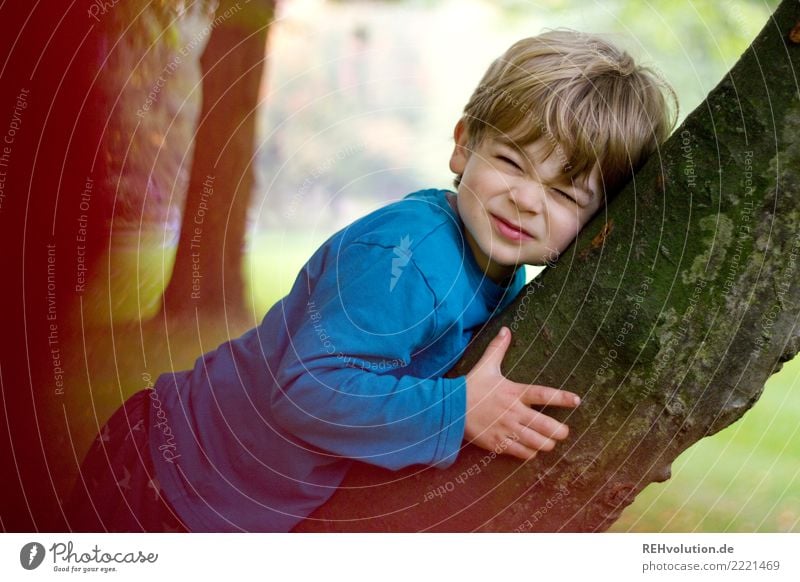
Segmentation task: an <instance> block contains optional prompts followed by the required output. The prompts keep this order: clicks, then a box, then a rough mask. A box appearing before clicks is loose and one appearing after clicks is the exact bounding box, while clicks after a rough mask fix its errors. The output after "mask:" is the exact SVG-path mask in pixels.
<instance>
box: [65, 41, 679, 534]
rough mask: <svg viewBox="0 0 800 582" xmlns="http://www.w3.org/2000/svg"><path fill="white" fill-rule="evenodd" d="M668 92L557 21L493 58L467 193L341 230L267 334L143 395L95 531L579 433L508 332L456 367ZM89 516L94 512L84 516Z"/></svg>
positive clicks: (645, 147)
mask: <svg viewBox="0 0 800 582" xmlns="http://www.w3.org/2000/svg"><path fill="white" fill-rule="evenodd" d="M665 94H667V95H669V94H671V89H669V87H668V86H667V85H666V84H664V83H663V82H662V81H660V80H659V79H658V78H657V77H656V76H655V75H653V74H652V73H651V72H649V71H648V70H647V69H643V68H641V67H638V66H636V65H635V64H634V63H633V61H632V59H631V58H630V57H629V56H628V55H627V54H626V53H624V52H621V51H619V50H617V49H615V48H614V47H612V46H610V45H609V44H607V43H606V42H604V41H602V40H600V39H598V38H595V37H592V36H588V35H583V34H579V33H574V32H568V31H554V32H549V33H546V34H543V35H541V36H539V37H536V38H530V39H525V40H522V41H520V42H518V43H516V44H515V45H514V46H512V47H511V48H510V49H509V50H508V52H507V53H506V54H505V55H503V56H502V57H501V58H500V59H498V60H497V61H495V62H494V63H493V64H492V66H491V67H490V68H489V70H488V71H487V73H486V74H485V76H484V78H483V80H482V82H481V84H480V85H479V86H478V88H477V89H476V91H475V92H474V94H473V95H472V98H471V99H470V101H469V103H468V104H467V106H466V108H465V110H464V115H463V117H462V119H461V120H460V121H458V123H457V124H456V127H455V132H454V137H455V147H454V150H453V153H452V156H451V159H450V169H451V170H452V171H453V172H454V173H455V174H456V175H457V178H456V187H457V190H458V193H457V195H456V194H453V193H452V192H447V191H440V190H426V191H422V192H417V193H414V194H411V195H409V196H407V197H405V198H404V199H403V200H402V201H400V202H396V203H394V204H390V205H389V206H387V207H385V208H382V209H380V210H378V211H375V212H373V213H371V214H369V215H368V216H366V217H364V218H362V219H359V220H357V221H356V222H354V223H353V224H351V225H350V226H349V227H347V228H345V229H344V230H342V231H340V232H339V233H337V234H335V235H333V236H332V237H331V238H330V239H329V240H328V241H327V242H326V243H325V244H324V245H323V246H322V247H321V248H320V249H319V250H318V251H317V252H316V253H315V254H314V255H313V256H312V258H311V259H310V260H309V262H308V263H307V264H306V265H305V266H304V267H303V269H302V271H301V273H300V275H299V276H298V278H297V280H296V282H295V285H294V287H293V288H292V290H291V292H290V293H289V295H287V296H286V297H285V298H284V299H283V300H281V301H280V302H278V303H277V304H276V305H275V306H274V307H272V308H271V309H270V310H269V312H268V313H267V314H266V316H265V317H264V320H263V322H262V323H261V325H260V326H259V327H257V328H255V329H253V330H251V331H249V332H248V333H246V334H244V335H243V336H242V337H240V338H237V339H235V340H232V341H230V342H227V343H225V344H223V345H221V346H220V347H219V348H217V349H216V350H214V351H212V352H209V353H208V354H205V355H203V356H202V357H201V358H199V359H198V360H197V363H196V364H195V367H194V369H193V370H188V371H184V372H177V373H169V374H164V375H162V376H161V377H160V378H158V380H157V382H156V384H155V387H154V389H153V390H149V391H142V392H140V393H138V394H136V395H134V396H133V397H131V398H130V399H129V400H128V401H127V402H126V404H125V405H124V406H123V408H121V409H120V410H119V411H118V412H117V413H116V414H115V415H114V417H113V418H112V419H111V420H110V421H109V423H108V424H107V426H106V428H105V429H104V433H103V434H101V437H100V438H99V439H98V441H97V443H96V444H95V446H94V447H93V450H92V451H91V452H90V454H89V456H88V457H87V461H86V463H85V464H84V468H83V483H86V485H87V486H88V491H87V487H83V486H81V482H79V486H78V487H77V489H76V491H77V493H76V504H75V507H78V508H80V509H79V510H78V511H76V512H75V515H77V516H83V517H81V518H80V519H79V521H78V522H77V523H73V524H72V525H73V527H76V528H78V529H104V528H109V529H113V530H133V531H138V530H142V529H144V530H147V531H151V530H170V529H183V528H186V529H189V530H192V531H242V530H244V531H255V530H257V531H289V530H290V529H291V528H292V527H293V526H294V525H295V524H297V523H298V522H299V521H300V520H302V519H303V518H304V517H305V516H307V515H308V514H310V513H311V512H312V511H313V510H314V509H315V508H317V507H318V506H319V505H321V504H322V503H324V502H325V500H326V499H328V498H329V497H330V495H331V494H332V493H333V491H334V490H335V488H336V487H337V486H338V485H339V484H340V483H341V481H342V479H343V478H344V475H345V473H346V472H347V469H348V468H349V466H350V465H351V463H352V460H353V459H357V460H360V461H363V462H367V463H372V464H376V465H380V466H383V467H386V468H389V469H400V468H402V467H405V466H409V465H413V464H425V465H434V466H438V467H447V466H449V465H450V464H452V463H453V461H454V460H455V459H456V456H457V454H458V452H459V449H460V447H461V444H462V440H466V441H468V442H472V443H474V444H476V445H478V446H481V447H483V448H486V449H502V450H503V452H504V453H507V454H510V455H513V456H515V457H518V458H520V459H523V460H526V459H530V458H533V457H534V456H535V455H536V454H537V453H538V451H549V450H552V449H553V447H554V446H555V444H556V442H557V441H559V440H562V439H564V438H566V436H567V433H568V428H567V426H565V425H563V424H561V423H559V422H557V421H555V420H554V419H552V418H549V417H548V416H546V415H544V414H543V413H541V412H538V411H536V410H533V409H532V408H531V406H534V405H549V406H564V407H574V406H577V405H578V403H579V399H578V397H577V396H576V395H575V394H572V393H570V392H566V391H562V390H556V389H553V388H548V387H544V386H531V385H524V384H518V383H515V382H511V381H509V380H507V379H506V378H504V377H503V375H502V373H501V370H500V365H501V363H502V359H503V355H504V353H505V350H506V349H507V347H508V345H509V342H510V332H509V331H508V330H507V329H505V328H504V329H503V331H501V333H500V334H499V335H498V336H497V337H496V338H495V339H494V340H493V341H492V343H491V344H490V345H489V347H488V348H487V350H486V352H485V354H484V356H483V358H482V359H481V360H480V362H478V364H476V365H475V367H474V368H473V369H472V370H471V371H470V372H469V373H468V374H467V375H466V376H465V377H459V378H444V377H443V376H444V374H445V373H446V372H447V371H448V370H449V369H450V368H451V367H452V366H453V365H454V364H455V363H456V362H457V361H458V359H459V358H460V356H461V355H462V353H463V352H464V350H465V348H466V346H467V344H468V342H469V341H470V339H471V338H472V336H473V334H474V333H475V331H477V330H478V329H479V328H480V327H481V326H482V325H483V324H484V323H485V322H486V321H487V320H488V319H489V318H490V317H492V316H493V315H495V314H496V313H498V312H500V311H501V310H502V309H503V308H504V307H505V306H507V305H508V304H509V303H510V302H511V300H513V298H514V297H515V296H516V295H517V293H518V292H519V291H520V290H521V289H522V287H523V284H524V269H523V268H522V265H524V264H534V265H536V264H544V263H545V262H547V261H549V260H554V259H555V258H557V256H558V255H559V253H561V252H562V251H564V249H566V248H567V246H568V245H569V244H570V243H571V242H572V241H573V239H574V238H575V236H576V235H577V234H578V232H579V231H580V229H581V228H582V227H583V226H584V225H585V224H586V223H587V222H588V220H589V219H590V218H591V217H592V216H593V215H594V214H595V213H596V212H597V210H599V209H600V208H601V207H602V206H603V204H605V202H606V201H607V196H608V195H610V194H612V193H613V192H615V191H616V190H617V189H618V188H619V187H620V186H621V185H622V184H623V183H624V182H625V181H627V179H628V178H629V177H630V176H631V174H632V173H633V172H634V171H636V169H638V168H639V167H640V166H641V164H642V163H643V162H644V160H645V159H646V158H647V156H648V155H650V154H651V153H652V152H653V151H654V150H655V149H656V147H657V146H658V144H659V143H661V142H662V141H663V140H664V139H665V138H666V137H667V135H668V133H669V131H670V128H671V126H672V121H671V119H670V118H669V114H668V107H667V103H666V99H665ZM87 516H88V518H87Z"/></svg>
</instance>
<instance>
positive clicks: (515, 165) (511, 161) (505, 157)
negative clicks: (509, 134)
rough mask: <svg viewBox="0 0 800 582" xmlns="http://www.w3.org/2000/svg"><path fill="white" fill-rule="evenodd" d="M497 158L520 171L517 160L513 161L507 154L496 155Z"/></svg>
mask: <svg viewBox="0 0 800 582" xmlns="http://www.w3.org/2000/svg"><path fill="white" fill-rule="evenodd" d="M497 159H498V160H500V161H501V162H505V163H506V164H508V165H510V166H512V167H513V168H515V169H517V170H520V171H522V168H521V167H520V165H519V164H518V163H517V162H515V161H514V160H512V159H511V158H509V157H507V156H497Z"/></svg>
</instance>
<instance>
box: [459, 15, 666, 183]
mask: <svg viewBox="0 0 800 582" xmlns="http://www.w3.org/2000/svg"><path fill="white" fill-rule="evenodd" d="M668 101H670V102H671V103H668ZM677 112H678V100H677V97H676V95H675V91H674V90H673V89H672V87H671V86H670V85H669V84H668V83H667V82H666V81H664V80H663V79H662V78H661V77H660V76H659V75H657V74H656V73H655V72H654V71H653V70H652V69H650V68H649V67H643V66H640V65H637V64H636V63H635V62H634V60H633V58H632V57H631V56H630V55H629V54H628V53H627V52H625V51H622V50H619V49H618V48H616V47H614V46H613V45H611V44H610V43H608V42H606V41H605V40H603V39H601V38H600V37H597V36H594V35H589V34H585V33H580V32H576V31H572V30H563V29H561V30H553V31H549V32H546V33H544V34H541V35H539V36H536V37H532V38H526V39H523V40H520V41H518V42H517V43H515V44H514V45H513V46H511V48H509V49H508V51H506V53H505V54H504V55H502V56H501V57H500V58H498V59H497V60H496V61H494V63H492V65H491V66H490V67H489V69H488V70H487V71H486V74H485V75H484V76H483V79H482V80H481V83H480V85H478V87H477V89H475V92H474V93H473V94H472V97H471V98H470V100H469V102H468V103H467V105H466V107H465V108H464V116H463V121H464V124H465V129H466V131H467V136H468V143H467V145H468V147H470V148H474V147H477V145H478V144H480V142H481V140H482V139H484V138H485V137H499V138H501V139H503V140H504V141H510V142H513V143H516V144H518V145H520V146H525V145H527V144H530V143H532V142H534V141H536V140H537V139H539V138H541V137H544V138H546V140H547V142H548V143H549V151H547V152H546V153H547V154H548V155H549V154H551V153H553V151H555V150H560V151H559V155H560V156H561V157H563V163H562V165H563V168H564V172H565V174H566V175H567V176H568V177H569V178H573V177H575V176H578V175H582V174H584V173H586V172H587V171H590V170H591V169H592V168H593V167H594V166H595V164H598V165H599V167H600V172H601V181H602V183H603V190H604V191H605V192H606V196H608V194H610V193H613V192H615V191H616V190H617V189H619V188H620V187H621V186H622V185H623V184H624V183H625V182H627V181H628V179H629V178H630V177H631V176H632V175H633V173H634V172H636V171H637V170H638V169H639V168H640V167H641V165H642V164H643V163H644V162H645V160H646V159H647V158H648V157H649V156H650V154H652V153H653V152H654V151H655V150H656V148H657V147H658V146H659V144H661V143H663V142H664V140H666V138H667V137H668V136H669V133H670V132H671V131H672V128H673V127H674V125H675V120H676V118H677ZM459 181H460V176H459V177H458V178H457V179H456V185H457V184H458V182H459Z"/></svg>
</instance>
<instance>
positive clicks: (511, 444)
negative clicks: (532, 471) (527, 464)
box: [503, 439, 538, 461]
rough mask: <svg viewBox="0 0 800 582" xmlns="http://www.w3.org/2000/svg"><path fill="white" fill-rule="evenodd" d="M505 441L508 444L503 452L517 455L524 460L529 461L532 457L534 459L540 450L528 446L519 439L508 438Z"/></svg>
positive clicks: (513, 455)
mask: <svg viewBox="0 0 800 582" xmlns="http://www.w3.org/2000/svg"><path fill="white" fill-rule="evenodd" d="M503 443H504V444H505V445H506V446H505V449H503V453H505V454H506V455H511V456H512V457H517V458H518V459H522V460H523V461H529V460H530V459H533V458H534V457H535V456H536V453H537V452H538V451H536V450H534V449H530V448H528V447H526V446H525V445H523V444H522V443H520V442H519V441H518V440H517V441H512V440H511V439H508V440H506V441H503Z"/></svg>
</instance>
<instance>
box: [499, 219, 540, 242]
mask: <svg viewBox="0 0 800 582" xmlns="http://www.w3.org/2000/svg"><path fill="white" fill-rule="evenodd" d="M490 216H491V217H492V221H493V222H494V225H495V230H497V232H498V233H500V234H501V235H502V236H504V237H505V238H507V239H509V240H513V241H525V240H533V237H532V236H531V235H529V234H528V233H527V232H525V231H524V230H522V229H520V228H519V227H518V226H515V225H513V224H511V223H510V222H506V221H505V220H503V219H502V218H500V217H498V216H495V215H494V214H490Z"/></svg>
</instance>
